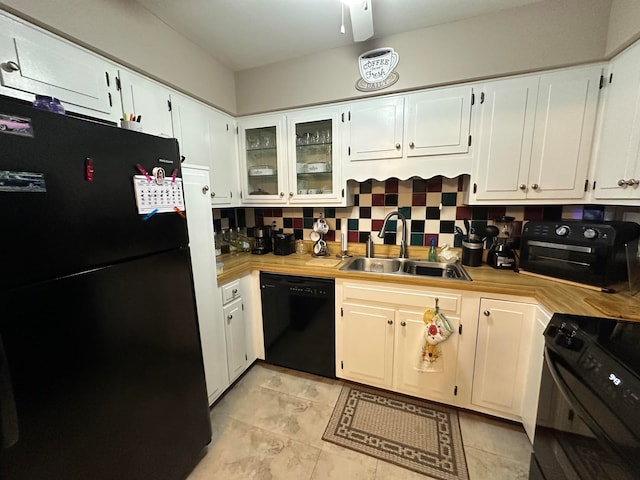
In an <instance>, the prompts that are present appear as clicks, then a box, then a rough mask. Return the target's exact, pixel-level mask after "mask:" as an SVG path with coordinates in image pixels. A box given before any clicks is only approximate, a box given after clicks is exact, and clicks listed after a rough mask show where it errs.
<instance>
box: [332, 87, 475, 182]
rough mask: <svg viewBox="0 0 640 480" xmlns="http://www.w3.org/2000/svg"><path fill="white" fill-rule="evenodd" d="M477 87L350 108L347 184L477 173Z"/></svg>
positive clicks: (346, 133)
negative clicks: (474, 162)
mask: <svg viewBox="0 0 640 480" xmlns="http://www.w3.org/2000/svg"><path fill="white" fill-rule="evenodd" d="M472 104H473V87H471V86H469V85H466V86H461V87H446V88H437V89H431V90H426V91H423V92H420V93H412V94H408V95H394V96H390V97H381V98H374V99H368V100H362V101H358V102H355V103H352V104H349V105H347V106H346V107H345V108H346V111H345V112H344V114H343V115H342V117H341V118H342V119H343V120H344V144H343V149H342V151H343V168H342V173H343V178H344V179H346V180H348V179H353V180H358V181H363V180H366V179H368V178H376V179H379V180H383V179H386V178H389V177H397V178H401V179H406V178H409V177H412V176H421V177H423V178H430V177H432V176H434V175H445V176H448V177H455V176H457V175H461V174H464V173H470V172H471V146H470V140H471V129H472V125H473V123H472V118H471V109H472Z"/></svg>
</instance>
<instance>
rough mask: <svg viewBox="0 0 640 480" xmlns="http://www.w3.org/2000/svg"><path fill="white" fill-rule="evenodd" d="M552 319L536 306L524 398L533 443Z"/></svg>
mask: <svg viewBox="0 0 640 480" xmlns="http://www.w3.org/2000/svg"><path fill="white" fill-rule="evenodd" d="M550 319H551V315H550V314H549V313H548V312H547V311H546V310H544V309H543V308H541V307H540V306H537V307H536V313H535V320H534V322H533V330H532V332H531V333H532V335H531V344H530V345H531V350H530V352H529V368H528V372H527V379H526V383H525V386H524V396H523V398H522V415H521V416H522V425H523V426H524V430H525V432H527V436H528V437H529V440H531V443H533V437H534V433H535V429H536V417H537V415H538V399H539V397H540V382H541V380H542V368H543V363H544V329H545V328H547V324H548V323H549V320H550Z"/></svg>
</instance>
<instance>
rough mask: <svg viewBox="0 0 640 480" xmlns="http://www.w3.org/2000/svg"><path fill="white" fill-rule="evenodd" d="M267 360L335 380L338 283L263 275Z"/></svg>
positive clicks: (291, 276)
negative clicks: (336, 293)
mask: <svg viewBox="0 0 640 480" xmlns="http://www.w3.org/2000/svg"><path fill="white" fill-rule="evenodd" d="M260 288H261V292H262V324H263V329H264V350H265V361H266V362H267V363H271V364H273V365H279V366H282V367H287V368H292V369H295V370H301V371H303V372H308V373H313V374H316V375H321V376H323V377H329V378H335V367H336V358H335V357H336V353H335V352H336V350H335V282H334V280H333V279H332V278H316V277H306V276H305V277H303V276H294V275H278V274H272V273H261V274H260Z"/></svg>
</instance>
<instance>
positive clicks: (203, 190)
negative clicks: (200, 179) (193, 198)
mask: <svg viewBox="0 0 640 480" xmlns="http://www.w3.org/2000/svg"><path fill="white" fill-rule="evenodd" d="M208 191H209V185H205V186H204V187H202V193H207V192H208Z"/></svg>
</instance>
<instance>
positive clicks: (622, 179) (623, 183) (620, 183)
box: [618, 178, 627, 187]
mask: <svg viewBox="0 0 640 480" xmlns="http://www.w3.org/2000/svg"><path fill="white" fill-rule="evenodd" d="M626 184H627V182H626V181H625V179H624V178H621V179H620V180H618V186H619V187H624V186H625V185H626Z"/></svg>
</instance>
